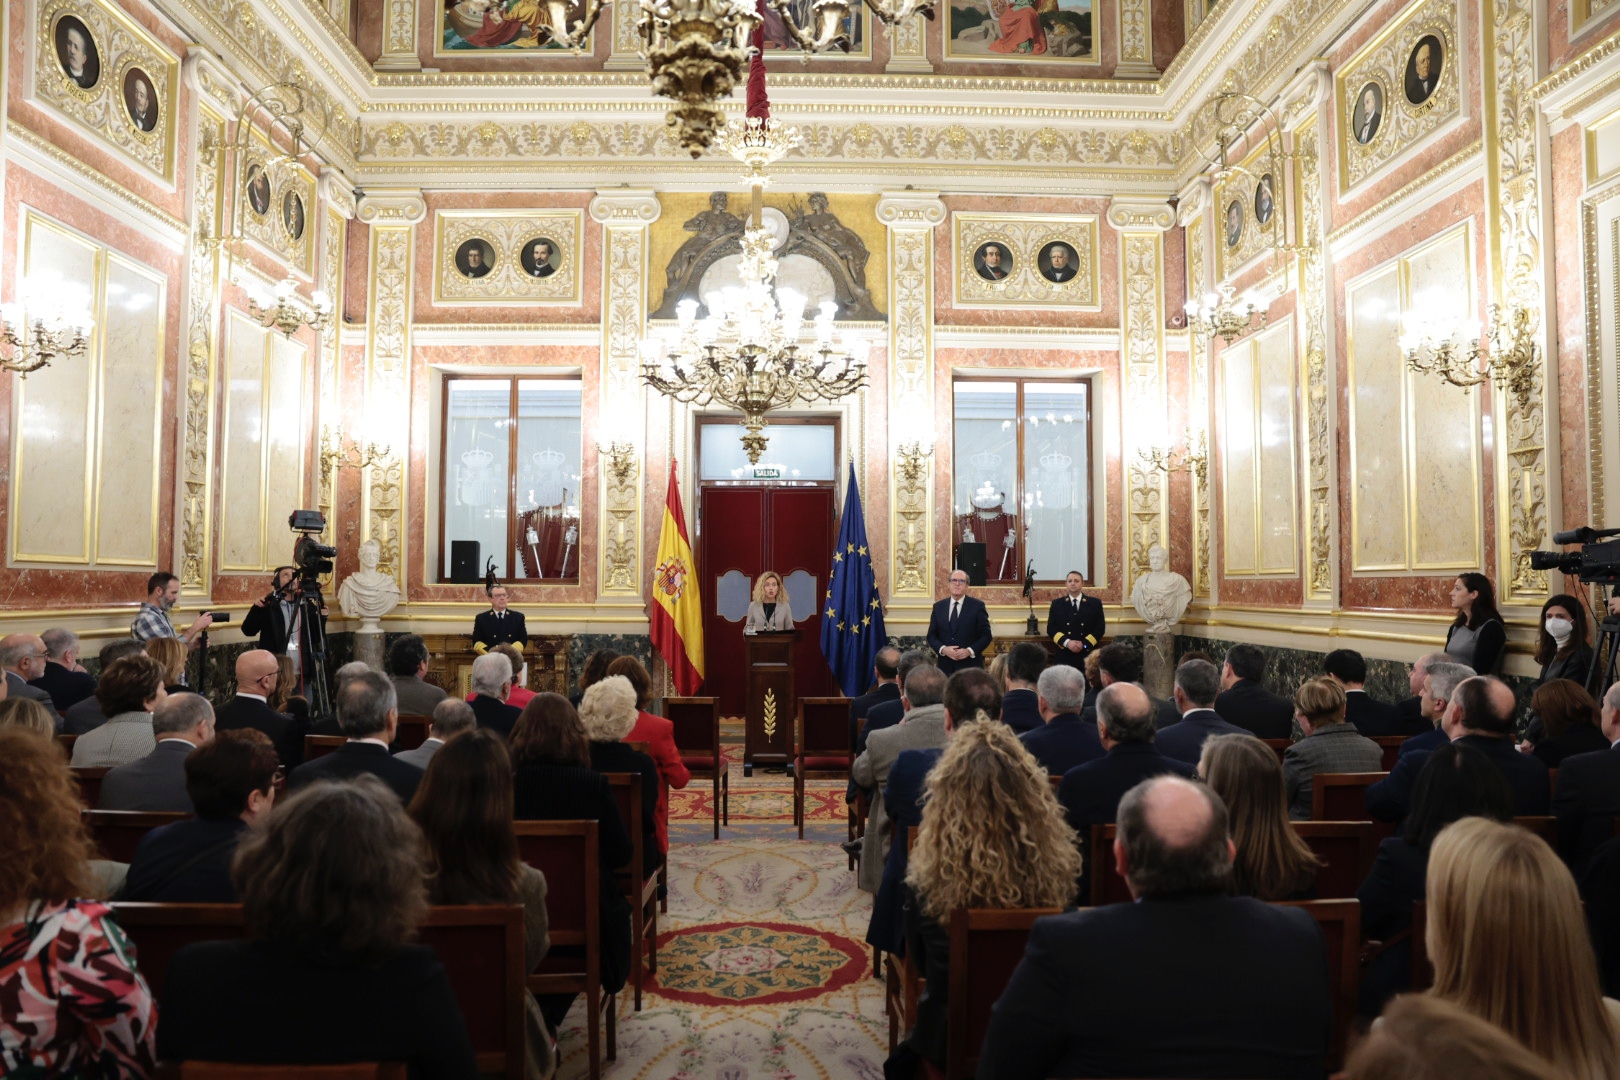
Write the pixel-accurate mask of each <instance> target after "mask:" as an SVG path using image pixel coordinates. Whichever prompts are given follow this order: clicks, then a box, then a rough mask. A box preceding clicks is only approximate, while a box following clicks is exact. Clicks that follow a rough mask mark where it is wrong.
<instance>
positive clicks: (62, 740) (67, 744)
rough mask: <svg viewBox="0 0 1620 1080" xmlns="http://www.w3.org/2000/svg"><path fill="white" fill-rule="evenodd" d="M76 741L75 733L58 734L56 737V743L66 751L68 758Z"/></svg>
mask: <svg viewBox="0 0 1620 1080" xmlns="http://www.w3.org/2000/svg"><path fill="white" fill-rule="evenodd" d="M78 741H79V737H78V736H77V735H58V736H57V737H56V744H57V745H58V746H60V747H61V748H62V749H63V750H64V751H66V753H67V756H68V757H69V758H70V759H71V758H72V757H73V744H74V743H76V742H78Z"/></svg>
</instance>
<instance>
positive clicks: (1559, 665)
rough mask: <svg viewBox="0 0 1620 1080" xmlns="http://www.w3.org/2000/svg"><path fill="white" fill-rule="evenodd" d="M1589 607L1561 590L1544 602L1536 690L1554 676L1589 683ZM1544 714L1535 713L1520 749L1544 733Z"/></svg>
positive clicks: (1538, 643) (1531, 744) (1535, 741)
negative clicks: (1542, 719)
mask: <svg viewBox="0 0 1620 1080" xmlns="http://www.w3.org/2000/svg"><path fill="white" fill-rule="evenodd" d="M1590 639H1591V634H1590V633H1589V627H1588V625H1587V618H1586V609H1585V608H1583V607H1582V606H1581V601H1580V599H1579V598H1578V597H1574V596H1570V595H1569V594H1568V593H1559V594H1558V595H1557V596H1554V597H1552V598H1551V599H1549V600H1548V601H1547V602H1546V603H1545V604H1542V605H1541V627H1540V629H1539V631H1538V632H1537V635H1536V663H1538V664H1540V665H1541V675H1540V676H1539V677H1537V679H1536V681H1535V684H1534V686H1533V687H1532V689H1533V690H1535V689H1540V688H1541V687H1542V686H1545V685H1546V684H1547V683H1549V682H1552V681H1553V680H1554V679H1568V680H1570V681H1571V682H1573V683H1577V684H1579V685H1581V686H1585V685H1586V675H1587V673H1588V672H1589V671H1591V669H1592V646H1591V645H1590V644H1588V642H1589V641H1590ZM1543 730H1544V729H1543V725H1542V722H1541V717H1539V716H1537V715H1536V714H1535V713H1533V712H1532V713H1531V716H1530V726H1529V727H1528V728H1527V729H1525V733H1524V742H1523V743H1522V744H1521V746H1520V749H1523V750H1526V751H1528V750H1529V749H1530V748H1532V747H1534V746H1535V744H1536V743H1538V742H1540V741H1541V739H1542V735H1543Z"/></svg>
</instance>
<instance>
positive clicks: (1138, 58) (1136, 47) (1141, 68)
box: [1114, 0, 1159, 79]
mask: <svg viewBox="0 0 1620 1080" xmlns="http://www.w3.org/2000/svg"><path fill="white" fill-rule="evenodd" d="M1116 10H1117V11H1118V13H1119V62H1118V65H1117V66H1116V67H1115V68H1114V77H1115V78H1118V79H1151V78H1154V77H1156V76H1157V75H1158V74H1159V71H1158V69H1157V68H1155V67H1154V66H1153V3H1152V0H1119V6H1118V7H1117V8H1116Z"/></svg>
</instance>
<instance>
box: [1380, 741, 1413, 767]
mask: <svg viewBox="0 0 1620 1080" xmlns="http://www.w3.org/2000/svg"><path fill="white" fill-rule="evenodd" d="M1410 738H1411V736H1410V735H1374V736H1373V737H1372V741H1373V742H1375V743H1377V744H1378V745H1379V746H1380V747H1382V748H1383V751H1384V759H1383V761H1382V762H1381V763H1380V764H1379V768H1381V769H1383V770H1384V771H1385V772H1388V771H1389V770H1391V769H1393V768H1394V767H1395V760H1396V759H1397V758H1399V757H1400V756H1401V743H1403V742H1405V741H1406V740H1407V739H1410Z"/></svg>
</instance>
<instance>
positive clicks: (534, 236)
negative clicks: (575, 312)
mask: <svg viewBox="0 0 1620 1080" xmlns="http://www.w3.org/2000/svg"><path fill="white" fill-rule="evenodd" d="M584 228H585V212H584V211H583V210H579V209H575V208H571V207H538V208H534V209H521V210H518V209H514V210H438V211H435V212H434V215H433V236H434V244H433V249H434V257H433V302H434V303H435V304H441V305H455V306H500V307H523V306H530V305H574V304H578V303H580V301H581V291H580V290H581V281H582V278H583V276H584V275H583V269H582V266H583V263H582V258H583V251H582V248H583V245H584ZM475 254H476V259H474V255H475Z"/></svg>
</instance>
